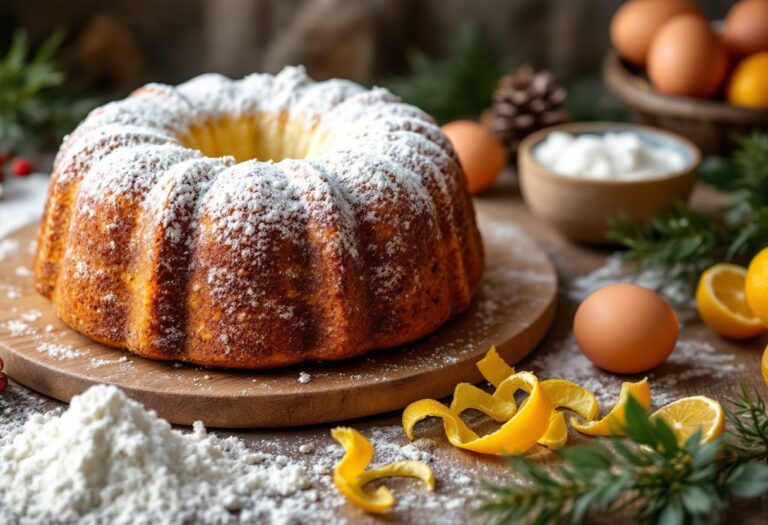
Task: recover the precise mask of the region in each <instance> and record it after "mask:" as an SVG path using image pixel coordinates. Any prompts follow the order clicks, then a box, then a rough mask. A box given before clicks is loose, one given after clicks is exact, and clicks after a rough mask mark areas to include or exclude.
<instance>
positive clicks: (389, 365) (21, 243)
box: [0, 206, 557, 428]
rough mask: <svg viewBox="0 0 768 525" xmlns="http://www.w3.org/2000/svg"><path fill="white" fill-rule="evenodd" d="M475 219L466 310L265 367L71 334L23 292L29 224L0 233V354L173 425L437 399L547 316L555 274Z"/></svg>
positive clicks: (341, 412) (531, 252)
mask: <svg viewBox="0 0 768 525" xmlns="http://www.w3.org/2000/svg"><path fill="white" fill-rule="evenodd" d="M478 220H479V223H480V230H481V232H482V234H483V240H484V243H485V250H486V258H487V267H486V272H485V276H484V277H483V281H482V283H481V285H480V289H479V291H478V293H477V296H476V298H475V300H474V301H473V304H472V306H471V308H470V309H469V310H468V311H467V312H465V313H464V314H462V315H460V316H458V317H456V318H454V319H452V320H450V321H449V322H448V323H446V324H445V325H444V326H443V327H442V328H440V329H439V330H438V331H436V332H435V333H433V334H431V335H429V336H427V337H425V338H423V339H421V340H419V341H417V342H415V343H412V344H409V345H406V346H403V347H399V348H395V349H389V350H381V351H377V352H373V353H370V354H368V355H366V356H362V357H359V358H355V359H351V360H348V361H342V362H334V363H325V364H317V363H311V364H309V363H308V364H304V365H301V366H294V367H289V368H283V369H278V370H269V371H229V370H220V369H205V368H200V367H194V366H188V365H184V364H180V363H162V362H156V361H150V360H147V359H143V358H140V357H137V356H134V355H132V354H130V353H127V352H125V351H121V350H116V349H113V348H108V347H106V346H103V345H101V344H99V343H96V342H94V341H91V340H90V339H87V338H85V337H83V336H81V335H80V334H78V333H77V332H75V331H73V330H72V329H70V328H68V327H67V326H66V325H64V324H63V323H62V322H61V321H59V320H58V319H57V318H56V317H55V315H54V314H53V310H52V308H51V305H50V303H49V302H48V300H47V299H45V298H43V297H42V296H40V295H38V294H37V293H36V292H35V289H34V284H33V276H32V273H31V271H30V268H31V267H32V258H33V252H34V247H35V246H34V239H35V236H36V233H37V225H31V226H29V227H26V228H23V229H21V230H19V231H17V232H15V233H13V234H11V235H10V236H9V237H7V238H5V239H3V240H0V357H2V359H3V360H4V361H5V372H6V373H7V374H8V375H9V376H10V377H12V378H13V379H14V380H16V381H18V382H19V383H22V384H24V385H26V386H28V387H29V388H32V389H34V390H37V391H38V392H41V393H43V394H46V395H49V396H51V397H54V398H57V399H60V400H62V401H69V399H70V398H72V396H74V395H76V394H79V393H81V392H83V391H84V390H86V389H87V388H88V387H90V386H91V385H94V384H98V383H108V384H112V385H116V386H118V387H120V388H122V389H124V390H125V391H126V392H127V393H128V394H129V395H130V396H131V397H133V398H134V399H137V400H138V401H140V402H141V403H143V404H144V405H145V406H147V407H149V408H152V409H154V410H156V411H157V412H158V414H159V415H160V416H161V417H163V418H165V419H167V420H169V421H171V422H172V423H177V424H185V425H189V424H191V423H192V422H193V421H195V420H202V421H203V422H204V423H205V424H206V426H211V427H228V428H255V427H286V426H296V425H305V424H313V423H324V422H329V421H340V420H345V419H352V418H357V417H362V416H368V415H372V414H379V413H383V412H388V411H391V410H396V409H399V408H402V407H404V406H405V405H407V404H408V403H410V402H412V401H415V400H417V399H422V398H436V399H437V398H441V397H444V396H447V395H449V394H450V393H451V392H452V391H453V388H454V386H455V385H456V384H457V383H459V382H473V383H476V382H478V381H480V379H481V377H480V374H479V373H478V371H477V368H476V367H475V362H477V360H478V359H480V358H481V357H482V356H483V355H484V354H485V352H486V351H487V350H488V348H489V347H490V346H491V345H496V347H497V348H498V349H499V352H500V353H501V354H502V355H503V356H504V357H505V358H506V359H507V360H508V362H510V363H515V362H517V361H519V360H520V359H522V358H523V357H524V356H526V355H527V354H528V353H529V352H530V351H531V350H532V349H533V348H534V347H535V346H536V345H537V344H538V342H539V341H540V340H541V339H542V338H543V337H544V335H545V334H546V332H547V330H548V328H549V325H550V324H551V322H552V319H553V317H554V309H555V297H556V295H557V276H556V274H555V271H554V269H553V267H552V265H551V264H550V262H549V260H548V259H547V256H546V255H545V254H544V253H543V252H542V250H541V249H540V248H539V247H538V246H537V245H536V243H535V242H533V241H532V240H530V238H529V237H527V236H526V235H525V234H524V233H523V232H522V231H521V230H520V229H519V227H518V226H517V225H516V224H515V223H514V222H512V221H511V220H510V219H509V218H508V217H507V216H506V214H505V213H502V212H501V211H500V210H491V209H489V210H488V211H487V212H484V210H483V207H482V206H479V210H478ZM300 376H301V378H302V381H300V380H299V378H300Z"/></svg>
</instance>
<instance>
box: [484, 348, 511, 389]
mask: <svg viewBox="0 0 768 525" xmlns="http://www.w3.org/2000/svg"><path fill="white" fill-rule="evenodd" d="M476 366H477V369H478V370H480V373H481V374H482V375H483V377H484V378H485V380H486V381H488V382H489V383H490V384H492V385H493V386H495V387H498V386H499V385H500V384H501V383H502V381H504V380H505V379H506V378H508V377H509V376H511V375H514V374H515V369H514V368H512V367H511V366H509V365H508V364H507V362H506V361H504V360H503V359H502V358H501V356H500V355H499V353H498V352H497V351H496V347H495V346H492V347H491V348H490V350H488V353H486V354H485V357H483V358H482V359H481V360H480V361H478V362H477V365H476Z"/></svg>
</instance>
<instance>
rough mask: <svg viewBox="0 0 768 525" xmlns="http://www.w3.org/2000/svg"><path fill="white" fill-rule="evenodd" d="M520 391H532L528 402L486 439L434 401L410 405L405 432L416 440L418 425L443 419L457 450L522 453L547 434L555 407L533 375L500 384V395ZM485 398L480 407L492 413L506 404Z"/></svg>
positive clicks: (517, 375) (521, 374)
mask: <svg viewBox="0 0 768 525" xmlns="http://www.w3.org/2000/svg"><path fill="white" fill-rule="evenodd" d="M489 353H490V352H489ZM494 353H495V352H494ZM497 357H498V356H497ZM499 360H500V358H499ZM486 363H487V361H486ZM505 365H506V363H505ZM497 377H498V376H497ZM462 388H463V389H464V391H467V392H473V393H474V394H475V395H477V394H476V391H480V390H479V389H476V391H475V390H471V389H468V388H466V387H462ZM519 389H522V390H525V391H526V392H528V398H527V399H526V401H525V402H524V403H523V404H522V405H521V406H520V408H519V409H518V410H517V411H516V412H515V413H514V415H513V416H512V417H511V418H510V419H508V420H507V421H506V422H505V423H504V424H503V425H502V426H501V427H500V428H499V429H498V430H496V431H495V432H492V433H490V434H487V435H485V436H482V437H481V436H478V435H477V434H476V433H475V432H474V431H473V430H472V429H471V428H469V427H468V426H467V425H466V423H464V421H463V420H462V419H461V418H460V417H459V416H458V414H457V413H456V412H455V411H454V410H452V409H451V408H449V407H447V406H445V405H443V404H442V403H440V402H438V401H435V400H434V399H422V400H421V401H416V402H415V403H411V404H410V405H408V407H406V409H405V410H404V411H403V429H404V430H405V434H406V436H407V437H408V439H411V440H413V427H414V426H415V425H416V423H418V422H419V421H421V420H422V419H425V418H427V417H439V418H442V420H443V428H444V430H445V435H446V437H447V438H448V441H450V443H451V444H452V445H453V446H455V447H458V448H462V449H465V450H471V451H473V452H479V453H481V454H491V455H502V454H508V455H515V454H522V453H524V452H525V451H527V450H528V449H530V448H531V447H533V446H534V445H535V444H536V441H538V439H539V438H540V437H541V436H543V435H544V432H545V431H546V430H547V427H548V425H549V418H550V414H551V412H552V405H551V403H550V401H549V398H548V397H547V395H546V394H545V393H544V390H543V389H542V387H541V384H540V383H539V380H538V379H537V378H536V376H535V375H533V374H532V373H530V372H518V373H515V374H513V375H511V376H508V377H506V378H505V379H503V380H502V381H501V383H499V386H498V388H497V392H498V391H499V390H502V393H505V392H507V391H511V392H512V393H514V391H516V390H519ZM484 394H485V393H484ZM482 399H483V402H484V403H485V404H479V403H478V405H479V406H481V407H483V408H488V407H489V406H491V409H490V411H492V412H493V411H494V410H495V409H494V408H493V405H494V404H496V403H504V401H502V400H501V399H499V398H495V397H494V396H491V395H490V394H485V397H482ZM465 408H470V406H469V404H466V405H465ZM472 408H475V407H474V406H473V407H472ZM497 408H498V407H497ZM500 410H502V411H503V410H509V408H508V407H506V408H501V409H500ZM496 415H500V413H498V412H497V413H496Z"/></svg>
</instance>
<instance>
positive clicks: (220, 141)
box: [180, 114, 323, 162]
mask: <svg viewBox="0 0 768 525" xmlns="http://www.w3.org/2000/svg"><path fill="white" fill-rule="evenodd" d="M180 140H181V143H182V145H183V146H184V147H187V148H192V149H196V150H199V151H200V152H201V153H202V154H203V155H205V156H206V157H224V156H232V157H234V158H235V160H237V162H245V161H247V160H254V159H255V160H260V161H270V160H271V161H273V162H279V161H281V160H283V159H303V158H306V157H308V156H310V155H312V154H315V153H317V152H318V151H319V150H320V149H321V148H322V146H323V144H322V143H323V141H322V140H320V138H319V137H317V136H316V133H314V132H313V131H311V130H310V128H308V127H306V126H304V125H303V124H302V123H299V122H294V121H292V120H290V119H288V117H287V115H284V114H275V115H273V114H257V115H249V116H243V117H228V116H227V117H223V118H220V119H217V120H211V121H208V122H206V123H205V124H199V125H193V126H191V127H190V129H189V131H188V133H187V134H186V135H185V136H183V137H181V138H180Z"/></svg>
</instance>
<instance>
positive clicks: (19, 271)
mask: <svg viewBox="0 0 768 525" xmlns="http://www.w3.org/2000/svg"><path fill="white" fill-rule="evenodd" d="M15 273H16V275H18V276H19V277H29V276H30V275H32V270H30V269H29V268H27V267H26V266H17V267H16V272H15Z"/></svg>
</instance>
